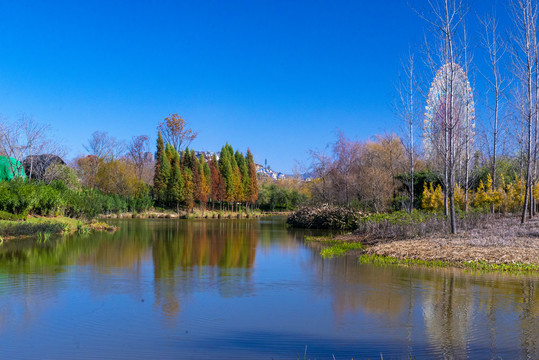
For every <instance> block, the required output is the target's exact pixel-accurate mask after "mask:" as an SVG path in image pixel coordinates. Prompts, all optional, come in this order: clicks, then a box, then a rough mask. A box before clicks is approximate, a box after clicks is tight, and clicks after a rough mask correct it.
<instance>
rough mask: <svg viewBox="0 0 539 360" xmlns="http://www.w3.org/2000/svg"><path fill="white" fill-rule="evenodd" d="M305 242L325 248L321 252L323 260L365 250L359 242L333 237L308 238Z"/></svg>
mask: <svg viewBox="0 0 539 360" xmlns="http://www.w3.org/2000/svg"><path fill="white" fill-rule="evenodd" d="M305 241H306V242H308V243H319V244H321V245H323V246H325V247H324V248H323V249H322V250H320V255H321V256H322V257H323V258H332V257H335V256H343V255H346V254H347V253H348V252H349V251H352V250H361V249H363V245H362V244H361V243H359V242H348V241H343V240H339V239H336V238H334V237H331V236H306V237H305Z"/></svg>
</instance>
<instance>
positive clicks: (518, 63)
mask: <svg viewBox="0 0 539 360" xmlns="http://www.w3.org/2000/svg"><path fill="white" fill-rule="evenodd" d="M510 10H511V15H512V20H513V25H514V31H512V32H511V33H512V38H511V40H512V45H513V46H512V55H513V56H512V58H513V71H514V75H515V77H516V79H517V80H518V82H519V86H520V88H521V89H523V90H524V91H523V92H522V94H523V95H524V96H523V98H522V100H521V101H518V103H519V104H520V106H519V108H520V113H521V116H522V120H523V126H524V130H525V133H524V135H525V137H524V143H523V146H524V151H523V154H524V159H523V160H524V168H525V174H526V175H525V180H526V191H525V195H524V204H523V207H522V216H521V223H524V222H525V221H526V209H527V208H528V205H529V216H530V218H531V216H532V210H531V208H532V206H531V203H532V201H531V198H532V187H531V184H532V161H533V159H532V146H533V145H532V133H533V121H534V110H535V109H534V99H533V87H534V79H533V73H534V71H535V70H536V69H535V58H534V55H535V54H534V41H535V35H534V33H535V23H536V21H537V6H536V5H534V4H533V3H532V1H531V0H513V1H511V6H510Z"/></svg>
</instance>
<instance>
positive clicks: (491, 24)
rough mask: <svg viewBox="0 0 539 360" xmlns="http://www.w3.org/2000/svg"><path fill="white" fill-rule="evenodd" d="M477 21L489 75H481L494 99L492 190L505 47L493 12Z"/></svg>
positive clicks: (492, 112)
mask: <svg viewBox="0 0 539 360" xmlns="http://www.w3.org/2000/svg"><path fill="white" fill-rule="evenodd" d="M479 21H480V23H481V25H482V27H483V33H482V46H483V48H484V49H485V51H486V52H487V63H488V65H489V69H490V73H489V74H488V75H485V74H483V76H484V78H485V79H486V81H487V83H488V88H489V90H488V92H489V93H490V94H491V96H492V97H493V98H494V99H493V105H491V106H489V109H490V111H491V119H490V126H491V129H490V132H491V134H492V139H491V140H492V154H491V156H492V158H491V173H492V187H493V190H494V189H495V188H496V184H497V180H498V168H497V162H496V161H497V156H498V146H499V144H498V143H499V136H500V135H499V129H500V126H501V124H500V120H501V119H500V116H499V114H500V101H501V98H502V95H503V90H504V88H505V78H504V77H503V75H502V73H501V72H500V61H501V60H502V58H503V56H504V54H505V45H504V43H503V39H502V38H501V36H500V33H499V30H498V20H497V18H496V12H495V11H494V13H493V14H492V15H491V16H486V17H485V18H484V19H479ZM487 100H488V98H487ZM487 103H488V101H487Z"/></svg>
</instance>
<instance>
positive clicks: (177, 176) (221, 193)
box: [153, 131, 258, 212]
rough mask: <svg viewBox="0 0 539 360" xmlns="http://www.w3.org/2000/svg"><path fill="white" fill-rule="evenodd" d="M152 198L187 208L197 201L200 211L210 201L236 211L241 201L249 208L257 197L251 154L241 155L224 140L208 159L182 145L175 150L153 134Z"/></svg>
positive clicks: (163, 204) (166, 205) (255, 177)
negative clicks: (155, 141) (155, 142)
mask: <svg viewBox="0 0 539 360" xmlns="http://www.w3.org/2000/svg"><path fill="white" fill-rule="evenodd" d="M153 183H154V186H153V193H154V199H155V201H156V203H157V204H158V205H161V206H163V207H169V208H170V207H173V208H176V210H177V211H178V212H179V210H180V207H183V208H186V209H187V210H188V211H191V210H193V208H194V206H195V205H196V204H197V205H198V206H199V207H200V209H201V210H202V211H204V210H206V208H207V206H208V204H211V208H212V210H213V209H215V204H216V203H217V204H218V205H219V208H220V209H221V210H222V209H223V206H225V207H226V208H227V209H229V210H230V209H231V210H238V205H239V204H243V205H244V206H245V207H246V209H248V208H249V207H252V206H253V205H254V204H255V203H256V200H257V199H258V180H257V175H256V166H255V163H254V159H253V155H252V153H251V151H250V150H247V155H246V156H244V155H243V154H242V153H240V152H239V151H237V150H236V151H234V149H233V148H232V146H231V145H229V144H228V143H227V144H226V145H224V146H223V147H222V148H221V152H220V155H219V159H217V155H216V154H214V155H213V156H212V158H211V159H209V161H206V159H205V157H204V155H199V156H198V157H197V156H196V155H195V151H194V150H189V148H188V147H186V148H185V149H184V150H180V151H178V150H177V149H176V147H175V146H174V145H172V144H171V143H170V142H167V143H166V145H165V143H164V141H163V137H162V135H161V131H159V132H158V135H157V151H156V160H155V175H154V180H153Z"/></svg>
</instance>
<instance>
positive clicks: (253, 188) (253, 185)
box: [247, 149, 258, 205]
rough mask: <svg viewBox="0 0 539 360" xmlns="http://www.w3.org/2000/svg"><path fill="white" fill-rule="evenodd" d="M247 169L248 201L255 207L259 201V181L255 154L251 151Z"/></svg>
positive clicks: (249, 151) (248, 151) (248, 153)
mask: <svg viewBox="0 0 539 360" xmlns="http://www.w3.org/2000/svg"><path fill="white" fill-rule="evenodd" d="M247 168H248V171H249V195H248V199H247V201H248V202H249V203H250V204H251V205H253V204H254V203H255V202H256V200H257V199H258V179H257V176H256V165H255V161H254V159H253V154H252V153H251V150H249V149H247Z"/></svg>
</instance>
